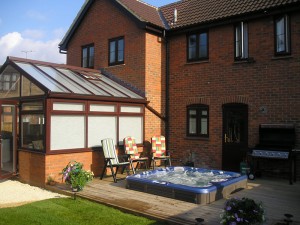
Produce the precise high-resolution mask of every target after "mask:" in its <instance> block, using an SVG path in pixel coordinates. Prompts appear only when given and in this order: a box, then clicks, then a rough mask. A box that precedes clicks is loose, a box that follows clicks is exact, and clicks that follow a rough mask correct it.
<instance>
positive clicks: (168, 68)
mask: <svg viewBox="0 0 300 225" xmlns="http://www.w3.org/2000/svg"><path fill="white" fill-rule="evenodd" d="M164 39H165V43H166V109H165V110H166V115H165V118H166V122H165V133H166V145H167V148H169V147H168V146H169V133H170V131H169V129H170V128H169V108H170V107H169V79H170V65H169V64H170V49H169V41H168V38H167V36H166V31H165V30H164Z"/></svg>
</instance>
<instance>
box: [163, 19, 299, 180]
mask: <svg viewBox="0 0 300 225" xmlns="http://www.w3.org/2000/svg"><path fill="white" fill-rule="evenodd" d="M273 27H274V24H273V17H272V16H269V17H266V18H264V19H259V20H252V21H249V23H248V28H249V56H250V57H253V58H254V60H255V62H253V63H236V62H234V28H233V25H226V26H222V27H215V28H211V29H210V30H209V60H208V61H206V62H201V63H187V60H186V35H178V36H175V37H172V38H171V39H170V56H171V60H170V70H171V71H170V102H171V106H170V112H171V113H170V146H169V147H170V149H171V150H172V151H173V152H174V153H173V157H174V158H175V159H178V160H180V159H186V158H187V152H189V151H192V152H194V153H195V165H196V166H198V167H212V168H221V167H222V105H223V104H226V103H245V104H248V107H249V117H248V118H249V129H248V131H249V146H250V147H253V146H254V145H255V144H256V143H257V142H258V127H259V124H261V123H295V124H296V125H297V146H298V148H299V147H300V92H299V91H300V86H299V84H300V41H299V40H300V39H299V37H300V14H299V13H298V14H296V13H295V14H292V15H291V31H292V40H291V43H292V48H291V49H292V55H291V57H282V58H279V57H277V58H276V57H274V32H273ZM191 103H200V104H201V103H203V104H207V105H209V120H210V121H209V124H210V125H209V134H210V135H209V139H200V140H190V139H187V138H186V106H187V105H189V104H191ZM261 106H265V107H266V108H267V112H266V113H261V112H260V110H259V108H260V107H261ZM298 158H300V157H298ZM299 166H300V163H298V171H299V168H300V167H299ZM299 172H300V171H299ZM299 172H298V175H300V173H299Z"/></svg>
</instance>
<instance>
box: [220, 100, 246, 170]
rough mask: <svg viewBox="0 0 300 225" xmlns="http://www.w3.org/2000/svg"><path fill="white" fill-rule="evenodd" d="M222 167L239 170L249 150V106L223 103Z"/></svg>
mask: <svg viewBox="0 0 300 225" xmlns="http://www.w3.org/2000/svg"><path fill="white" fill-rule="evenodd" d="M222 150H223V152H222V169H223V170H226V171H236V172H238V171H239V166H240V162H241V161H243V159H244V158H245V157H246V154H247V150H248V106H247V105H245V104H225V105H223V149H222Z"/></svg>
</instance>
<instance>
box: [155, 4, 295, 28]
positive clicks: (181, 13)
mask: <svg viewBox="0 0 300 225" xmlns="http://www.w3.org/2000/svg"><path fill="white" fill-rule="evenodd" d="M292 5H297V6H300V0H182V1H178V2H175V3H172V4H169V5H166V6H163V7H160V8H159V9H160V10H161V11H162V13H163V15H164V17H165V19H166V20H167V21H168V23H169V25H170V26H171V28H180V27H185V26H191V25H195V24H203V23H208V22H212V21H216V20H222V19H226V18H230V17H234V16H239V15H246V14H249V13H255V12H260V11H261V12H264V11H265V10H271V9H274V8H279V7H282V6H292ZM175 9H177V22H176V24H175V23H173V19H174V10H175ZM172 23H173V24H172Z"/></svg>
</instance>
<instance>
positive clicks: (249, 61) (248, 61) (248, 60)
mask: <svg viewBox="0 0 300 225" xmlns="http://www.w3.org/2000/svg"><path fill="white" fill-rule="evenodd" d="M244 63H255V60H254V58H248V59H241V60H235V61H234V62H233V64H244Z"/></svg>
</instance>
